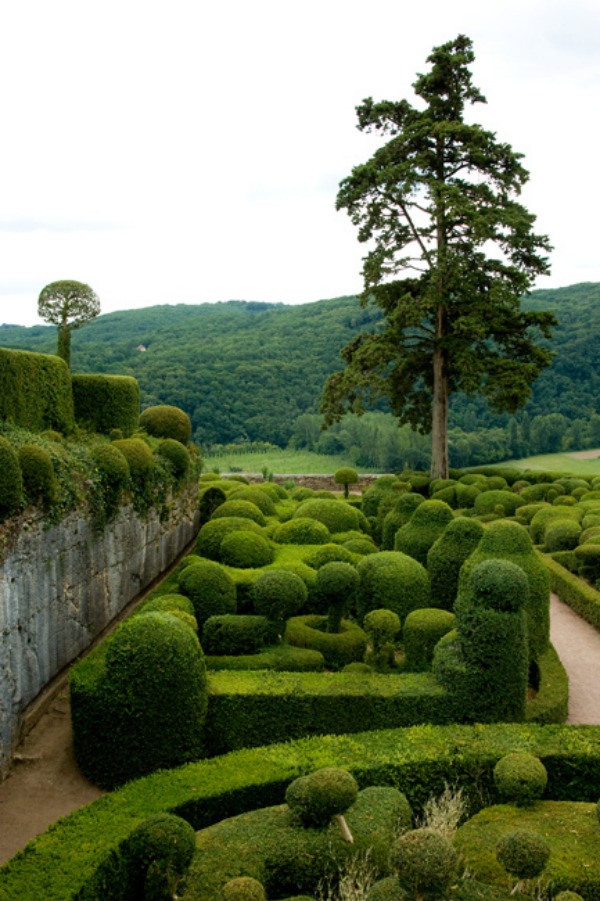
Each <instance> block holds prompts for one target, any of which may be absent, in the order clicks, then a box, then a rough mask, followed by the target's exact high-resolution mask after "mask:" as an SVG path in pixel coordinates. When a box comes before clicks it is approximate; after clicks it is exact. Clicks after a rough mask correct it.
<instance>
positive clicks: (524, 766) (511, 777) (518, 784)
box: [494, 751, 548, 806]
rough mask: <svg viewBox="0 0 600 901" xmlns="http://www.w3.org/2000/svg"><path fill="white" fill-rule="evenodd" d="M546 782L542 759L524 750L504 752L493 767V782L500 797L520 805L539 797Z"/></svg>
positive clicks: (546, 775) (529, 802)
mask: <svg viewBox="0 0 600 901" xmlns="http://www.w3.org/2000/svg"><path fill="white" fill-rule="evenodd" d="M547 782H548V773H547V772H546V767H545V766H544V764H543V763H542V761H541V760H540V759H539V758H538V757H535V756H534V755H533V754H528V753H527V752H526V751H513V752H512V753H511V754H505V755H504V757H501V758H500V760H499V761H498V763H497V764H496V766H495V767H494V784H495V786H496V789H497V791H498V794H499V795H500V798H501V799H502V800H503V801H509V802H513V803H515V804H518V805H520V806H525V805H527V804H531V803H532V802H533V801H537V800H538V798H541V797H542V795H543V794H544V789H545V788H546V783H547Z"/></svg>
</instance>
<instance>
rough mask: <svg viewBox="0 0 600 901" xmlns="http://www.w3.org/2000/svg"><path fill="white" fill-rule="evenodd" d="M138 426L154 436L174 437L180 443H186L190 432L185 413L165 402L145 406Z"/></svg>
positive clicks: (188, 421) (190, 425) (190, 426)
mask: <svg viewBox="0 0 600 901" xmlns="http://www.w3.org/2000/svg"><path fill="white" fill-rule="evenodd" d="M140 428H142V429H144V431H146V432H148V434H149V435H153V436H154V437H155V438H174V439H175V440H176V441H180V442H181V443H182V444H187V443H188V442H189V440H190V435H191V434H192V424H191V422H190V417H189V416H188V415H187V413H185V412H184V411H183V410H180V409H179V407H172V406H168V405H167V404H159V405H158V406H156V407H147V408H146V409H145V410H144V412H143V413H142V414H141V415H140Z"/></svg>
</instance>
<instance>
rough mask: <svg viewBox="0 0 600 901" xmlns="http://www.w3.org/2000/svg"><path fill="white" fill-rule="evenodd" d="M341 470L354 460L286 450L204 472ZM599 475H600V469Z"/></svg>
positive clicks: (212, 465) (210, 465)
mask: <svg viewBox="0 0 600 901" xmlns="http://www.w3.org/2000/svg"><path fill="white" fill-rule="evenodd" d="M342 466H355V464H354V461H353V460H350V458H349V457H345V456H343V455H335V456H334V455H329V454H316V453H313V452H312V451H307V450H291V449H286V448H281V449H278V450H276V451H265V452H262V453H248V454H231V453H229V454H225V455H223V456H205V457H204V463H203V468H204V472H210V471H211V470H214V469H218V470H219V471H220V472H232V471H242V472H250V473H261V472H262V471H263V469H265V468H266V469H268V471H269V472H272V473H273V474H274V475H289V474H294V473H303V474H307V475H333V473H334V472H335V471H336V470H337V469H340V468H341V467H342ZM598 471H599V472H600V467H599V470H598ZM361 472H367V473H374V472H377V470H376V469H369V468H368V467H362V468H361Z"/></svg>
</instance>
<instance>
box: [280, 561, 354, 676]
mask: <svg viewBox="0 0 600 901" xmlns="http://www.w3.org/2000/svg"><path fill="white" fill-rule="evenodd" d="M329 565H330V566H332V565H333V564H329ZM320 571H321V570H319V572H320ZM328 624H329V617H327V616H319V615H318V614H309V615H308V616H292V617H290V618H289V619H288V621H287V624H286V628H285V632H284V636H283V637H284V640H285V641H287V643H288V644H291V645H293V646H294V647H297V648H310V649H311V650H313V651H320V652H321V654H322V655H323V657H324V658H325V662H326V663H327V665H328V666H330V667H332V668H333V669H342V668H343V667H344V666H346V664H347V663H352V662H353V661H360V660H362V659H363V657H364V656H365V651H366V649H367V636H366V634H365V633H364V632H363V630H362V629H361V628H360V626H357V625H356V623H352V622H350V620H347V619H341V620H340V622H339V631H338V632H329V631H327V628H328Z"/></svg>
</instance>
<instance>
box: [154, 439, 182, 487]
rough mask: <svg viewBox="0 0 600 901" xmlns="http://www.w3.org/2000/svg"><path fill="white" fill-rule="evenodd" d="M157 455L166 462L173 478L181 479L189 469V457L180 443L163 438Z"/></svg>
mask: <svg viewBox="0 0 600 901" xmlns="http://www.w3.org/2000/svg"><path fill="white" fill-rule="evenodd" d="M158 453H159V454H160V455H161V457H164V458H165V459H166V460H168V462H169V464H170V466H171V469H172V470H173V474H174V476H175V478H177V479H182V478H183V477H184V476H185V475H187V472H188V470H189V468H190V455H189V454H188V452H187V449H186V448H185V447H184V445H183V444H182V443H181V442H180V441H176V440H175V438H165V439H164V440H163V441H161V442H160V444H159V445H158Z"/></svg>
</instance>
